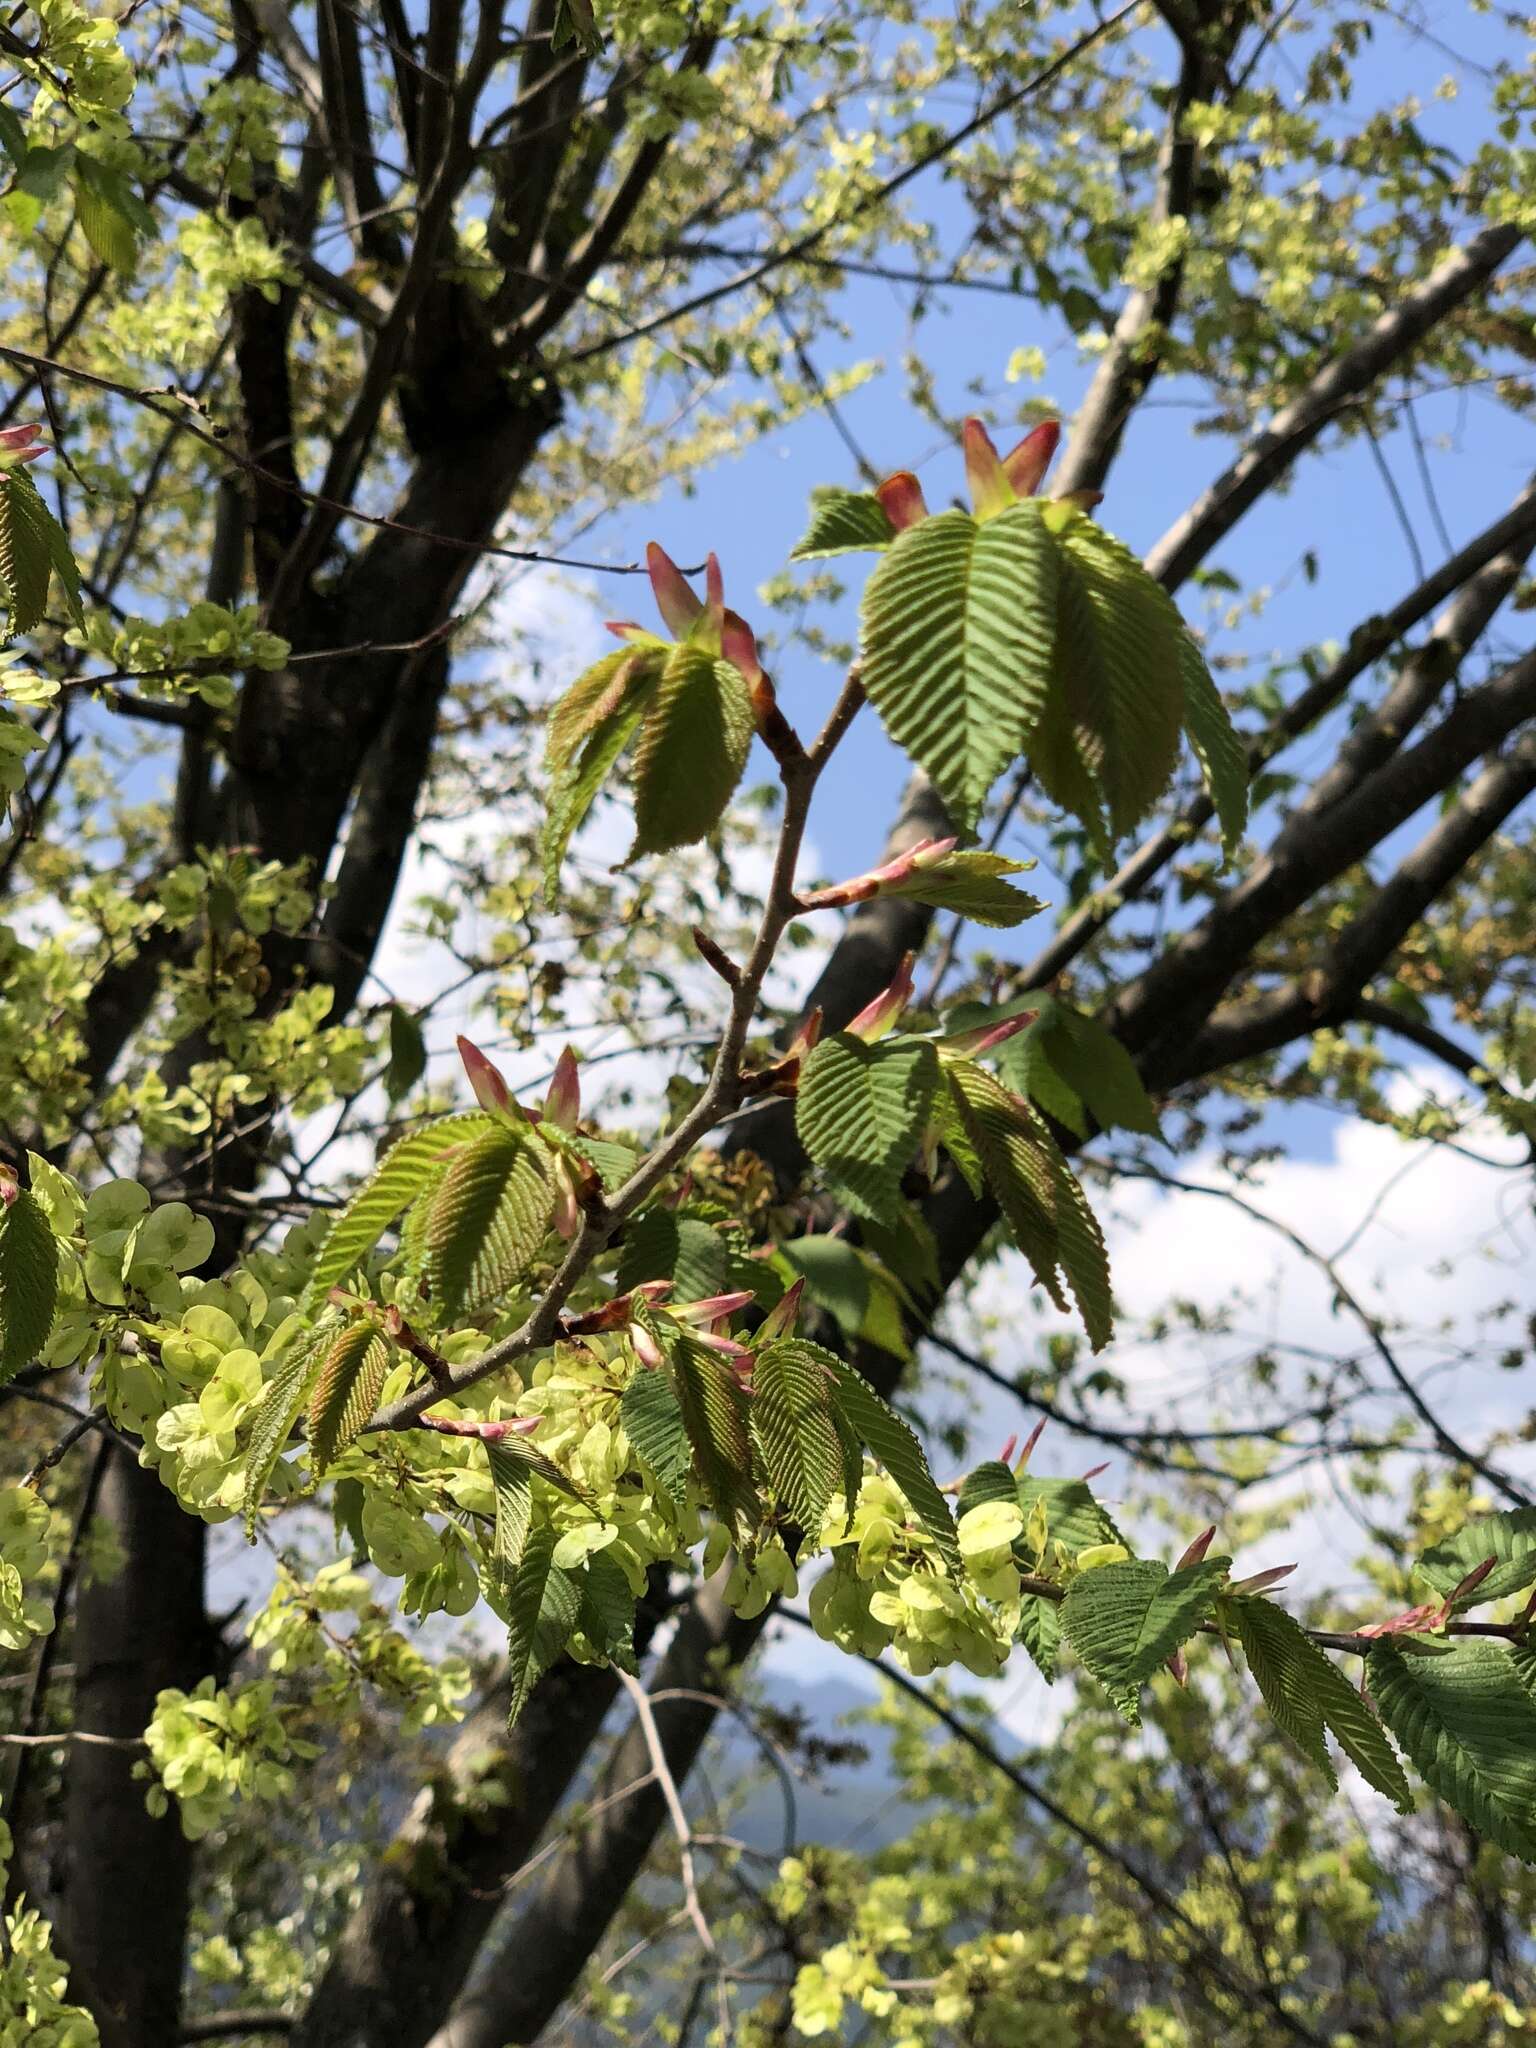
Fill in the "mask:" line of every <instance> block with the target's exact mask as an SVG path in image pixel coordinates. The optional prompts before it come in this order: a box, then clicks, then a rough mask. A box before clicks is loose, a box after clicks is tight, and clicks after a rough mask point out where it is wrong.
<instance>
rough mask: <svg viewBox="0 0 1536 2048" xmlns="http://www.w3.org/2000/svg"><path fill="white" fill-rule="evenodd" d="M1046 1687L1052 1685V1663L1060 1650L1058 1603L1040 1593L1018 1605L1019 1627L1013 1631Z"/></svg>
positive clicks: (1054, 1674)
mask: <svg viewBox="0 0 1536 2048" xmlns="http://www.w3.org/2000/svg"><path fill="white" fill-rule="evenodd" d="M1015 1635H1016V1638H1017V1640H1018V1641H1019V1642H1021V1643H1022V1644H1023V1645H1024V1647H1025V1649H1026V1650H1027V1651H1028V1652H1029V1654H1030V1657H1031V1658H1032V1659H1033V1661H1034V1663H1035V1666H1036V1668H1037V1669H1038V1671H1039V1673H1040V1676H1041V1677H1042V1678H1043V1679H1044V1680H1045V1682H1046V1684H1047V1685H1054V1684H1055V1683H1056V1661H1057V1656H1058V1654H1059V1652H1060V1649H1061V1603H1060V1601H1057V1600H1047V1599H1046V1598H1045V1596H1044V1595H1043V1594H1041V1593H1026V1594H1025V1596H1024V1598H1023V1600H1022V1601H1021V1602H1020V1603H1019V1624H1018V1628H1017V1630H1016V1631H1015Z"/></svg>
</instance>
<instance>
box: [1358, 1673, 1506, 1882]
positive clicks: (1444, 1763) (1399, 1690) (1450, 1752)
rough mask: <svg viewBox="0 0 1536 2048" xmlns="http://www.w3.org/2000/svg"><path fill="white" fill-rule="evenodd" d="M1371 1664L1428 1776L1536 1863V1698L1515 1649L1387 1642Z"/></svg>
mask: <svg viewBox="0 0 1536 2048" xmlns="http://www.w3.org/2000/svg"><path fill="white" fill-rule="evenodd" d="M1365 1668H1366V1678H1367V1681H1368V1683H1369V1685H1370V1688H1371V1695H1372V1697H1373V1698H1374V1700H1375V1701H1376V1704H1377V1706H1378V1707H1379V1708H1380V1709H1381V1716H1382V1719H1383V1720H1384V1721H1385V1722H1386V1724H1387V1726H1388V1727H1389V1728H1390V1729H1391V1730H1392V1733H1393V1734H1394V1735H1395V1736H1396V1737H1397V1739H1398V1741H1399V1742H1400V1743H1401V1745H1402V1747H1403V1751H1404V1753H1405V1755H1406V1756H1407V1757H1408V1760H1409V1762H1410V1763H1412V1764H1413V1766H1414V1768H1415V1769H1416V1770H1417V1771H1418V1772H1419V1773H1420V1775H1421V1776H1422V1777H1423V1779H1424V1781H1425V1783H1426V1784H1428V1785H1429V1786H1430V1787H1431V1788H1432V1789H1433V1790H1434V1791H1435V1792H1437V1793H1438V1794H1439V1795H1440V1797H1441V1798H1442V1799H1443V1800H1444V1801H1445V1802H1446V1804H1447V1805H1448V1806H1452V1807H1454V1808H1455V1809H1456V1811H1457V1812H1458V1813H1459V1814H1460V1815H1461V1816H1462V1818H1463V1819H1464V1820H1466V1821H1470V1823H1471V1824H1472V1826H1473V1827H1474V1828H1476V1829H1477V1831H1478V1833H1479V1834H1481V1835H1486V1836H1487V1838H1488V1840H1489V1841H1490V1842H1496V1843H1497V1844H1498V1845H1499V1847H1500V1848H1501V1849H1507V1850H1508V1851H1509V1852H1510V1854H1511V1855H1513V1856H1518V1857H1520V1858H1521V1860H1522V1861H1523V1862H1526V1863H1536V1702H1533V1701H1532V1698H1531V1695H1530V1693H1529V1692H1528V1691H1527V1690H1526V1687H1525V1685H1524V1683H1523V1681H1522V1679H1521V1676H1520V1673H1519V1672H1518V1671H1517V1670H1516V1668H1515V1665H1514V1663H1513V1662H1512V1661H1511V1659H1510V1657H1509V1654H1508V1652H1507V1651H1505V1650H1504V1649H1502V1648H1500V1647H1498V1646H1497V1645H1495V1644H1493V1643H1488V1642H1478V1641H1475V1640H1473V1641H1468V1640H1466V1639H1462V1640H1461V1641H1459V1642H1457V1643H1455V1644H1454V1645H1453V1646H1452V1647H1451V1648H1449V1649H1446V1650H1443V1651H1441V1652H1439V1653H1438V1654H1436V1653H1429V1654H1423V1655H1416V1654H1414V1653H1413V1652H1412V1651H1411V1650H1408V1649H1406V1648H1399V1646H1398V1645H1397V1644H1396V1643H1391V1642H1379V1643H1377V1644H1376V1646H1375V1647H1374V1648H1373V1649H1372V1651H1371V1654H1370V1656H1369V1657H1368V1658H1367V1659H1366V1667H1365Z"/></svg>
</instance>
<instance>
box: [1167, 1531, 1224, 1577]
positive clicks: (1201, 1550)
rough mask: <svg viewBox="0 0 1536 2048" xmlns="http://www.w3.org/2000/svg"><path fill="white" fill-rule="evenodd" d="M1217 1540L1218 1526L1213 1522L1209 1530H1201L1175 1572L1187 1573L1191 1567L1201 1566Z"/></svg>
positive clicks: (1176, 1566)
mask: <svg viewBox="0 0 1536 2048" xmlns="http://www.w3.org/2000/svg"><path fill="white" fill-rule="evenodd" d="M1215 1539H1216V1524H1215V1523H1214V1522H1212V1524H1211V1526H1210V1528H1209V1529H1202V1530H1201V1532H1200V1534H1199V1535H1198V1536H1197V1537H1196V1538H1195V1540H1194V1542H1193V1543H1191V1544H1190V1546H1189V1548H1188V1549H1187V1550H1186V1551H1185V1553H1184V1555H1183V1556H1182V1557H1181V1558H1180V1559H1179V1561H1178V1563H1177V1564H1176V1565H1175V1566H1174V1570H1175V1571H1176V1572H1182V1571H1187V1570H1188V1568H1189V1566H1190V1565H1192V1564H1199V1563H1200V1562H1201V1560H1202V1559H1203V1558H1204V1556H1205V1553H1206V1552H1207V1551H1208V1550H1209V1549H1210V1547H1211V1545H1212V1543H1213V1542H1214V1541H1215Z"/></svg>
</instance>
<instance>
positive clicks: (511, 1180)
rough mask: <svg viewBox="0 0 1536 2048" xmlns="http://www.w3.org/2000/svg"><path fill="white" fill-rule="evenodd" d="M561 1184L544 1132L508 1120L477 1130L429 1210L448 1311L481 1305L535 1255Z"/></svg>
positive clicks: (438, 1280) (433, 1269)
mask: <svg viewBox="0 0 1536 2048" xmlns="http://www.w3.org/2000/svg"><path fill="white" fill-rule="evenodd" d="M554 1206H555V1188H554V1182H553V1179H552V1178H551V1176H550V1175H549V1174H548V1173H547V1172H546V1170H545V1165H544V1154H543V1148H542V1147H541V1146H540V1145H539V1143H538V1141H537V1139H535V1138H534V1137H532V1136H531V1135H530V1136H525V1135H524V1134H523V1133H522V1132H521V1131H517V1130H513V1129H511V1128H510V1127H508V1126H506V1125H497V1126H496V1127H495V1128H494V1129H493V1130H489V1131H486V1132H485V1133H484V1134H483V1135H482V1136H481V1137H478V1138H473V1139H471V1140H470V1142H469V1143H468V1144H467V1145H466V1146H465V1147H464V1149H463V1151H462V1152H460V1153H459V1154H458V1155H457V1157H456V1158H454V1159H453V1160H452V1162H451V1163H450V1164H449V1167H448V1170H447V1172H446V1173H444V1175H443V1177H442V1181H441V1183H440V1184H439V1186H438V1189H437V1192H436V1193H435V1194H434V1195H433V1197H432V1203H431V1207H430V1209H429V1210H428V1213H427V1221H426V1246H427V1258H428V1269H429V1271H430V1273H431V1276H432V1288H433V1293H434V1295H435V1296H436V1298H437V1301H438V1303H439V1305H440V1307H441V1310H442V1313H443V1314H444V1315H445V1316H447V1317H452V1316H454V1315H456V1314H458V1313H459V1311H460V1310H461V1309H465V1310H469V1311H473V1310H475V1309H477V1308H482V1307H484V1305H485V1304H486V1303H487V1302H489V1301H491V1300H493V1299H494V1298H495V1297H496V1296H497V1295H500V1294H504V1293H505V1292H506V1291H507V1289H508V1288H509V1287H511V1285H512V1284H513V1282H514V1281H516V1280H518V1279H520V1278H521V1277H522V1275H523V1274H524V1273H525V1272H527V1270H528V1268H529V1266H530V1265H531V1264H532V1263H533V1259H534V1255H535V1254H536V1253H537V1251H538V1249H539V1246H540V1245H541V1244H542V1243H543V1242H544V1237H545V1233H546V1232H547V1231H548V1229H549V1224H550V1218H551V1216H552V1215H553V1214H554Z"/></svg>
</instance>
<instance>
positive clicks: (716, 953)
mask: <svg viewBox="0 0 1536 2048" xmlns="http://www.w3.org/2000/svg"><path fill="white" fill-rule="evenodd" d="M693 943H694V944H695V946H697V947H698V949H699V957H700V959H702V960H703V961H704V963H705V965H706V966H709V967H712V968H713V969H714V970H715V972H716V974H718V975H719V977H720V979H721V980H722V981H723V982H724V983H725V985H726V987H727V988H740V986H741V969H740V968H739V967H738V966H737V965H736V962H735V961H734V960H733V959H732V958H731V956H730V954H729V953H727V952H725V951H724V950H723V948H721V947H719V946H717V945H716V944H715V942H714V940H713V939H712V938H711V937H710V936H709V933H708V932H707V931H705V930H703V928H702V927H701V926H699V925H694V927H693Z"/></svg>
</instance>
